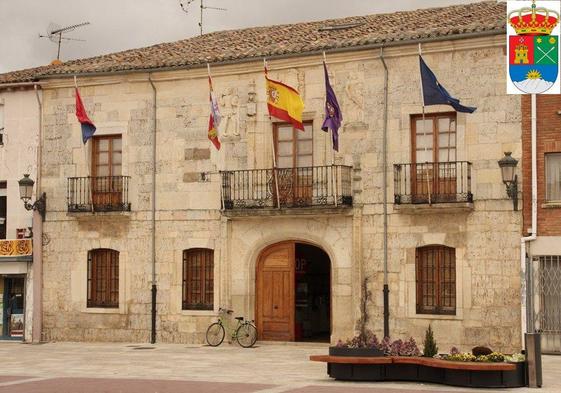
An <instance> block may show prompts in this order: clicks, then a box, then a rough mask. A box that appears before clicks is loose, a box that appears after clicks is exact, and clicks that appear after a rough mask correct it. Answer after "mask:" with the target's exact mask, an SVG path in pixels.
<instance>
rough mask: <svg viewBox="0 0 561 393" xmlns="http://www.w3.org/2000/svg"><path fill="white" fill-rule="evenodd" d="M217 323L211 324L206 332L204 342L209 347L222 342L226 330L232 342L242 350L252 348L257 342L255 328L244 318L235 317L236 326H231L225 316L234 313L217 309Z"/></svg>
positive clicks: (251, 322)
mask: <svg viewBox="0 0 561 393" xmlns="http://www.w3.org/2000/svg"><path fill="white" fill-rule="evenodd" d="M218 312H219V314H220V315H219V316H218V322H214V323H212V324H211V325H210V326H209V327H208V329H207V330H206V342H207V344H208V345H210V346H211V347H217V346H219V345H220V344H222V342H223V341H224V336H225V335H226V329H227V330H228V333H229V334H230V336H231V337H232V341H234V340H236V341H237V342H238V344H240V345H241V346H242V347H244V348H250V347H252V346H253V345H254V344H255V342H256V341H257V328H256V327H255V325H254V324H253V321H249V320H245V321H244V317H236V318H235V319H236V320H237V321H238V323H237V324H236V326H232V325H231V322H230V320H229V318H226V317H227V316H229V315H231V314H232V313H233V312H234V311H232V310H228V309H224V308H219V309H218Z"/></svg>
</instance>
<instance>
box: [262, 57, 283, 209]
mask: <svg viewBox="0 0 561 393" xmlns="http://www.w3.org/2000/svg"><path fill="white" fill-rule="evenodd" d="M263 67H264V69H265V78H267V59H265V58H263ZM265 88H267V86H266V85H265ZM270 119H271V115H269V120H270ZM271 146H272V147H273V178H274V179H275V190H276V193H277V207H278V208H279V209H280V208H281V204H280V194H279V181H278V176H277V152H276V150H275V135H274V131H273V135H271Z"/></svg>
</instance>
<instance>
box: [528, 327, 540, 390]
mask: <svg viewBox="0 0 561 393" xmlns="http://www.w3.org/2000/svg"><path fill="white" fill-rule="evenodd" d="M524 341H525V343H526V361H527V364H528V386H529V387H531V388H541V387H542V346H541V334H540V333H525V334H524Z"/></svg>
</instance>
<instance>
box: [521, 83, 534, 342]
mask: <svg viewBox="0 0 561 393" xmlns="http://www.w3.org/2000/svg"><path fill="white" fill-rule="evenodd" d="M531 97H532V108H531V123H532V126H531V127H532V141H531V143H532V158H531V159H532V227H531V228H530V236H526V237H522V238H521V239H520V277H521V285H520V287H521V292H522V293H521V299H520V307H521V310H520V311H521V312H520V326H521V335H522V343H524V333H525V332H530V331H531V330H533V323H532V322H533V311H532V304H533V303H532V301H533V296H531V294H532V292H533V291H532V288H531V285H530V283H531V279H530V278H531V276H532V269H531V267H532V264H531V262H530V261H527V259H528V258H527V256H526V242H531V241H533V240H536V238H537V231H538V178H537V151H536V150H537V147H536V134H537V121H536V119H537V114H536V110H537V109H536V95H535V94H532V95H531ZM526 266H528V267H529V269H528V270H526ZM528 294H530V296H528Z"/></svg>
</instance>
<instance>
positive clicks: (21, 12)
mask: <svg viewBox="0 0 561 393" xmlns="http://www.w3.org/2000/svg"><path fill="white" fill-rule="evenodd" d="M182 1H183V3H184V4H186V3H187V2H188V0H182ZM473 2H477V0H393V1H388V0H384V1H380V0H204V5H205V6H214V7H222V8H227V11H216V10H211V9H209V10H206V11H205V14H204V24H203V27H204V31H205V32H211V31H217V30H228V29H233V28H239V27H250V26H263V25H272V24H280V23H293V22H303V21H311V20H322V19H329V18H338V17H344V16H352V15H366V14H375V13H382V12H392V11H397V10H411V9H417V8H427V7H431V6H445V5H452V4H458V3H473ZM179 3H180V2H179V0H0V73H3V72H8V71H13V70H18V69H23V68H29V67H35V66H39V65H44V64H48V63H49V62H50V61H51V60H53V59H55V58H56V52H57V45H56V44H55V43H52V42H51V41H49V40H48V39H47V38H39V34H43V35H44V34H46V33H47V30H48V27H49V25H51V24H56V25H58V26H61V27H66V26H69V25H74V24H78V23H81V22H86V21H87V22H90V23H91V24H90V25H88V26H84V27H81V28H79V29H76V30H75V31H74V32H71V33H68V34H67V37H69V38H79V39H83V40H85V42H79V41H64V42H63V45H62V50H61V60H63V61H64V60H70V59H76V58H83V57H91V56H96V55H100V54H105V53H112V52H117V51H121V50H125V49H131V48H138V47H143V46H148V45H153V44H157V43H160V42H168V41H176V40H180V39H183V38H188V37H192V36H194V35H197V34H198V33H199V27H198V22H199V10H200V9H199V5H200V0H194V2H193V3H192V4H190V5H189V6H187V8H188V10H189V12H188V13H187V14H185V13H184V12H183V11H182V10H181V7H180V5H179Z"/></svg>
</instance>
